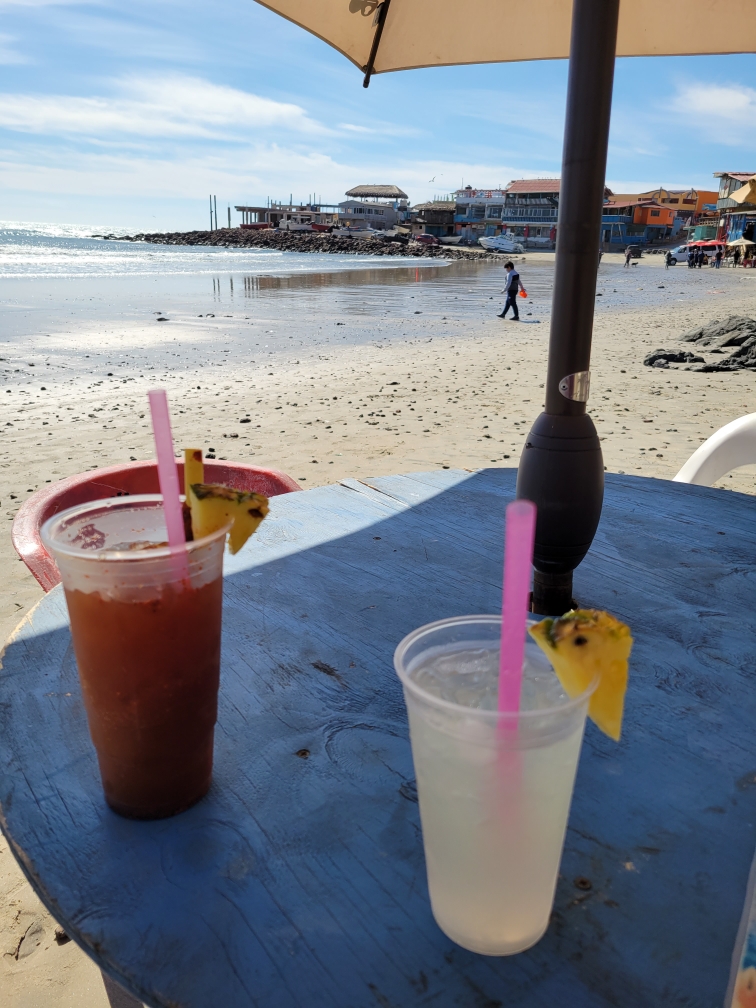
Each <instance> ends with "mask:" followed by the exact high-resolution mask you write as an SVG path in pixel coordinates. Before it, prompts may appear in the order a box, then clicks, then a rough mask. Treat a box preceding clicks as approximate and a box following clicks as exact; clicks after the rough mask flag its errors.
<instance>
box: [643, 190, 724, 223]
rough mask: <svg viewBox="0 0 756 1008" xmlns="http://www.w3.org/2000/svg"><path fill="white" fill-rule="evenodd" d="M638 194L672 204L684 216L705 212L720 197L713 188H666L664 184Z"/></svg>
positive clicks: (664, 204)
mask: <svg viewBox="0 0 756 1008" xmlns="http://www.w3.org/2000/svg"><path fill="white" fill-rule="evenodd" d="M638 196H639V197H640V198H642V199H651V200H656V202H657V203H660V204H661V205H662V206H671V207H673V208H674V210H676V211H677V212H678V213H679V214H681V215H682V216H686V215H693V214H700V213H703V212H704V209H705V208H706V207H713V206H715V205H716V202H717V198H718V194H717V193H716V192H714V190H713V189H693V188H691V189H665V188H664V187H663V186H660V187H659V188H658V189H652V190H650V191H649V192H643V193H638Z"/></svg>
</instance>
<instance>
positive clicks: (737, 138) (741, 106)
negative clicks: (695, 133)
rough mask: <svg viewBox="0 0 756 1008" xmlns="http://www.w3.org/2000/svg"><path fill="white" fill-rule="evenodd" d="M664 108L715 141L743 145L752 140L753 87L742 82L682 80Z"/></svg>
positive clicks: (755, 112)
mask: <svg viewBox="0 0 756 1008" xmlns="http://www.w3.org/2000/svg"><path fill="white" fill-rule="evenodd" d="M667 108H668V109H669V111H671V112H674V113H676V114H677V115H678V116H681V117H682V118H684V119H685V120H688V121H689V123H690V125H691V127H692V128H695V129H696V130H700V131H702V132H703V133H705V134H707V135H708V137H709V138H710V139H712V140H716V141H718V142H719V143H724V144H728V145H730V146H744V147H745V146H751V145H752V144H753V124H754V122H756V90H754V89H753V88H750V87H746V86H745V85H743V84H709V83H705V84H700V83H696V82H694V83H685V84H681V85H679V86H678V90H677V94H676V95H675V96H674V97H673V98H672V100H671V101H670V102H669V103H668V105H667Z"/></svg>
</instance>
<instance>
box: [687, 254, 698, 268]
mask: <svg viewBox="0 0 756 1008" xmlns="http://www.w3.org/2000/svg"><path fill="white" fill-rule="evenodd" d="M695 268H696V253H695V250H694V249H688V269H695Z"/></svg>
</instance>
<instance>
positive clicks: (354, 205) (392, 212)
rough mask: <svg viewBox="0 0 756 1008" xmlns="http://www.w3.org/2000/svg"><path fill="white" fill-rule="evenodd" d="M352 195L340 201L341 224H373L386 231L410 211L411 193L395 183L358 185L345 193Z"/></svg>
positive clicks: (374, 226)
mask: <svg viewBox="0 0 756 1008" xmlns="http://www.w3.org/2000/svg"><path fill="white" fill-rule="evenodd" d="M344 195H345V196H350V197H351V199H348V200H345V201H344V202H343V203H339V225H340V226H341V227H371V228H374V229H375V230H376V231H386V230H389V229H390V228H393V227H396V225H397V224H398V223H400V222H403V221H404V220H405V219H406V218H407V216H408V215H409V206H408V197H407V194H406V193H405V192H403V191H402V190H401V189H400V188H399V186H395V185H358V186H355V187H354V188H353V189H350V190H349V191H348V192H346V193H345V194H344Z"/></svg>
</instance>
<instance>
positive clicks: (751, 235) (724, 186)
mask: <svg viewBox="0 0 756 1008" xmlns="http://www.w3.org/2000/svg"><path fill="white" fill-rule="evenodd" d="M714 177H715V178H718V179H719V199H718V200H717V210H719V212H720V217H719V222H718V229H717V235H716V237H717V238H719V239H720V240H722V241H726V242H734V241H737V240H738V238H745V239H746V241H754V242H756V202H752V200H754V201H756V196H754V195H748V190H747V189H745V186H747V185H748V183H749V182H750V181H751V180H752V179H755V178H756V172H714ZM739 190H742V191H743V192H745V193H746V194H747V195H746V198H743V197H742V194H741V193H740V192H739ZM735 195H737V196H738V198H737V199H733V198H732V197H733V196H735Z"/></svg>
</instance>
